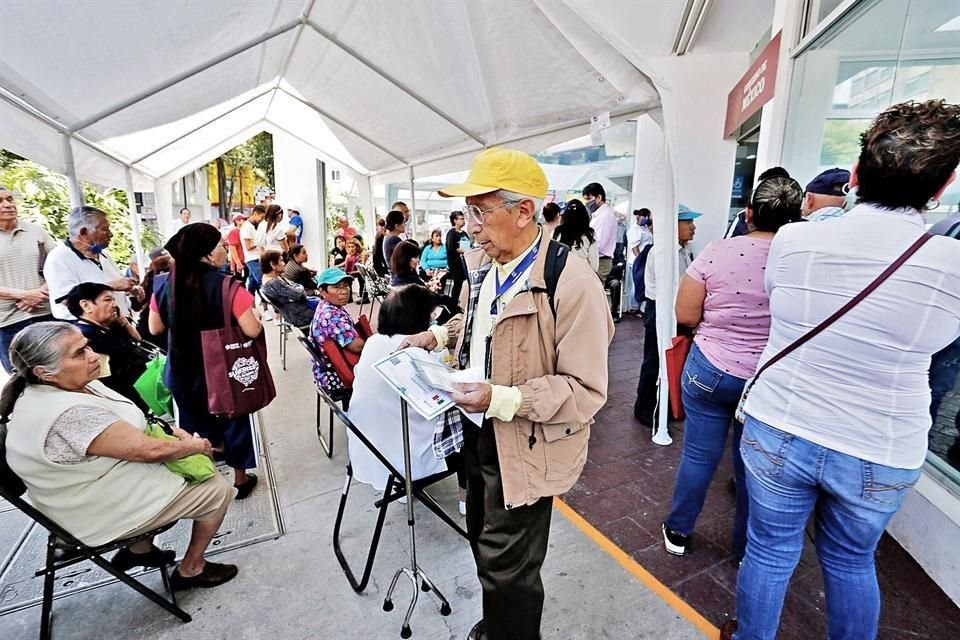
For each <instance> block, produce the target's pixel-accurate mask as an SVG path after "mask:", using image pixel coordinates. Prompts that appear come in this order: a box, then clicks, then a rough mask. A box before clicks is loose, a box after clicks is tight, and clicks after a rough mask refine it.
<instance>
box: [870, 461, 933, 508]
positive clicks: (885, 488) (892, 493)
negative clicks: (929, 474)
mask: <svg viewBox="0 0 960 640" xmlns="http://www.w3.org/2000/svg"><path fill="white" fill-rule="evenodd" d="M861 464H862V466H863V494H862V498H863V499H864V500H865V501H866V502H869V503H871V504H875V505H878V506H880V507H882V508H884V509H885V510H887V509H889V510H890V512H894V511H897V510H898V509H899V508H900V503H901V502H902V501H903V497H904V496H905V495H906V494H907V492H908V491H909V490H910V489H911V488H912V487H913V485H915V484H917V480H919V478H920V469H897V468H894V467H887V466H884V465H882V464H877V463H875V462H868V461H866V460H861Z"/></svg>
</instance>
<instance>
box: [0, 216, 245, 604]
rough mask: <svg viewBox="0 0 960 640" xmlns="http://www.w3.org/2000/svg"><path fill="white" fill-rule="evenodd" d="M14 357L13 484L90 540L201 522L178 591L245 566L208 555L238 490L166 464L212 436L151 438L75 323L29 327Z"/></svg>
mask: <svg viewBox="0 0 960 640" xmlns="http://www.w3.org/2000/svg"><path fill="white" fill-rule="evenodd" d="M211 228H212V227H211ZM10 360H11V363H12V364H13V367H14V373H13V377H11V378H10V380H9V381H8V382H7V384H6V386H5V387H4V388H3V393H2V394H0V438H2V441H0V451H3V450H4V449H5V458H6V464H3V461H0V474H2V475H3V476H5V477H4V478H3V480H4V482H5V483H11V482H22V483H23V485H25V486H26V490H27V495H28V496H29V498H30V502H31V503H32V504H33V506H34V507H36V508H37V509H38V510H39V511H40V512H41V513H43V514H44V515H46V516H47V517H48V518H50V519H51V520H53V521H55V522H56V523H57V524H59V525H60V526H62V527H63V528H64V529H66V530H67V531H69V532H70V533H71V534H73V535H74V536H76V537H77V538H78V539H79V540H80V541H81V542H83V543H84V544H87V545H90V546H99V545H103V544H106V543H108V542H112V541H113V540H120V539H125V538H132V537H135V536H138V535H142V534H144V533H147V532H149V531H153V530H154V529H157V528H159V527H161V526H163V525H165V524H169V523H172V522H176V521H178V520H182V519H189V520H193V521H194V524H193V533H192V535H191V538H190V544H189V546H188V547H187V551H186V553H185V554H184V557H183V560H182V561H181V563H180V566H179V567H178V568H177V570H176V571H174V572H173V575H171V577H170V582H171V586H172V587H173V588H174V589H189V588H192V587H213V586H216V585H218V584H223V583H224V582H227V581H229V580H232V579H233V578H234V576H236V575H237V567H236V566H234V565H229V564H217V563H214V562H207V561H206V560H204V558H203V553H204V551H205V550H206V548H207V545H209V544H210V541H211V540H212V539H213V536H214V535H215V534H216V533H217V530H218V529H219V528H220V524H221V523H222V522H223V516H224V514H225V513H226V511H227V507H229V505H230V501H231V500H233V496H234V494H235V493H236V491H235V490H234V488H233V487H231V486H230V483H229V482H228V481H227V480H226V479H225V478H224V477H223V476H222V475H220V474H219V473H217V474H214V475H213V476H212V477H210V478H209V479H207V480H204V481H203V482H200V483H196V484H188V483H187V482H186V481H185V480H184V478H183V477H181V476H179V475H176V474H175V473H173V472H172V471H170V470H169V469H167V467H166V466H165V465H164V464H163V463H164V462H170V461H174V460H180V459H182V458H185V457H187V456H190V455H193V454H197V453H200V454H205V455H211V453H212V448H211V446H210V442H209V441H208V440H206V439H204V438H198V437H196V436H194V435H191V434H189V433H187V432H185V431H183V430H182V429H174V430H173V435H174V436H175V439H169V440H164V439H157V438H152V437H150V436H148V435H147V434H146V433H145V430H146V428H147V422H146V419H145V418H144V415H143V413H142V412H141V411H140V410H139V409H138V408H137V407H136V405H134V404H133V403H132V402H131V401H130V400H128V399H127V398H124V397H123V396H121V395H120V394H118V393H116V392H115V391H113V390H111V389H109V388H107V387H106V386H104V385H103V384H102V383H100V382H99V381H98V380H97V377H98V376H99V374H100V358H99V357H98V356H97V354H96V353H94V352H93V351H92V350H91V349H90V347H89V346H88V345H87V339H86V338H85V337H84V336H83V334H82V333H80V331H79V330H78V329H77V328H76V327H75V326H73V325H71V324H68V323H66V322H40V323H36V324H33V325H31V326H29V327H27V328H26V329H24V330H23V331H21V332H20V333H19V334H17V336H16V337H15V338H14V339H13V343H12V344H11V345H10ZM4 428H6V435H5V436H4V435H3V430H4ZM11 472H12V474H11ZM173 561H174V552H173V551H170V550H167V551H165V550H162V549H159V548H158V547H156V546H154V544H153V541H152V540H151V539H147V540H143V541H141V542H137V543H135V544H132V545H130V546H129V547H126V548H123V549H120V550H119V551H118V552H117V555H115V556H114V557H113V563H114V564H115V565H117V566H119V567H120V568H122V569H124V570H126V569H131V568H133V567H136V566H142V567H159V566H162V565H166V564H172V563H173Z"/></svg>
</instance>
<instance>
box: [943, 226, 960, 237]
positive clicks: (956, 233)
mask: <svg viewBox="0 0 960 640" xmlns="http://www.w3.org/2000/svg"><path fill="white" fill-rule="evenodd" d="M943 235H945V236H947V237H948V238H956V239H957V240H960V222H957V223H955V224H954V225H953V226H952V227H950V228H949V229H947V231H946V232H944V234H943Z"/></svg>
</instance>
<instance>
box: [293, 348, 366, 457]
mask: <svg viewBox="0 0 960 640" xmlns="http://www.w3.org/2000/svg"><path fill="white" fill-rule="evenodd" d="M297 340H299V341H300V344H302V345H303V346H304V347H305V348H306V350H307V353H309V354H310V357H311V358H313V361H314V362H321V361H322V360H323V355H322V354H321V353H320V350H319V349H317V347H316V346H315V345H314V344H313V342H312V341H311V340H310V339H309V338H308V337H307V336H297ZM344 366H346V365H344ZM352 369H353V367H349V370H350V371H351V375H350V376H349V377H348V378H343V376H342V375H341V379H343V382H344V385H347V380H348V379H349V385H350V386H349V387H345V388H343V389H341V390H340V391H338V392H336V393H334V394H333V398H332V401H333V402H339V403H341V404H342V405H343V408H344V409H349V408H350V395H351V393H352V389H351V388H350V387H352V386H353V375H352ZM321 395H323V396H326V397H331V396H327V394H326V393H325V392H324V391H322V390H321V389H320V387H319V386H318V387H317V440H319V441H320V446H321V447H322V448H323V452H324V453H325V454H327V457H328V458H332V457H333V426H334V422H333V407H332V406H331V408H330V416H329V418H330V419H329V422H328V427H327V428H328V435H327V437H326V439H325V438H324V437H323V427H321V426H320V416H321V415H322V414H323V403H324V401H323V398H322V397H321Z"/></svg>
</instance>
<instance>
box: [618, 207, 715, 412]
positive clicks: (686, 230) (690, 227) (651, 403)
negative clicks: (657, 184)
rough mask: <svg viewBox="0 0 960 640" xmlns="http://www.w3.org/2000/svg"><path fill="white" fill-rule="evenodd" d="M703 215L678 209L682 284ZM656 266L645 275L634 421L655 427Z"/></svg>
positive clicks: (651, 264)
mask: <svg viewBox="0 0 960 640" xmlns="http://www.w3.org/2000/svg"><path fill="white" fill-rule="evenodd" d="M702 215H703V214H702V213H699V212H697V211H693V210H692V209H690V207H688V206H686V205H683V204H681V205H680V206H679V207H678V208H677V240H678V241H679V244H680V249H679V255H680V260H679V272H678V276H677V281H678V282H679V281H680V278H682V277H683V274H684V273H686V271H687V267H689V266H690V264H691V263H692V262H693V252H692V251H690V249H689V248H687V245H688V244H689V243H690V241H691V240H693V236H694V235H695V234H696V232H697V225H696V224H694V222H693V221H694V220H696V219H697V218H699V217H700V216H702ZM654 262H655V261H654V260H647V264H646V266H645V268H644V272H643V286H644V292H643V298H644V299H643V325H644V338H643V363H642V364H641V365H640V379H639V380H638V381H637V399H636V401H635V402H634V404H633V415H634V417H635V418H636V419H637V420H639V421H640V422H641V423H642V424H645V425H647V426H653V423H654V420H655V418H654V412H655V411H656V408H657V380H659V379H660V352H659V349H658V348H657V302H656V301H657V273H656V269H655V267H654Z"/></svg>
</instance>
